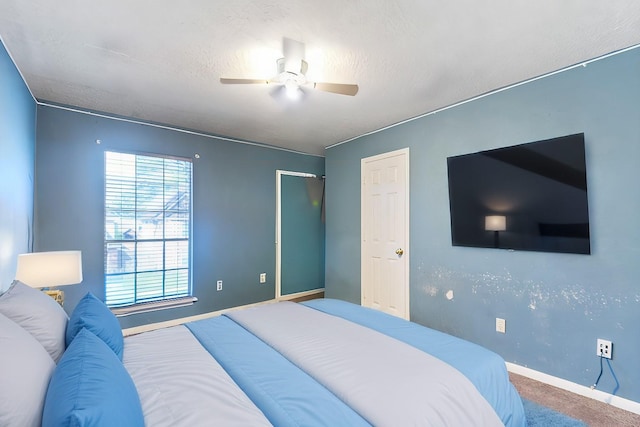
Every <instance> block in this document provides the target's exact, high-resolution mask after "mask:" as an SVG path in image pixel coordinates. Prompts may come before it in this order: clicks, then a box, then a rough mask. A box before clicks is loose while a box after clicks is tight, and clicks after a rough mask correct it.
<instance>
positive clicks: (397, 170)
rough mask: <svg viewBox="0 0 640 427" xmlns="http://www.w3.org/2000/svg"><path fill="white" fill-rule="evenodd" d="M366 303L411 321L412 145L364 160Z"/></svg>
mask: <svg viewBox="0 0 640 427" xmlns="http://www.w3.org/2000/svg"><path fill="white" fill-rule="evenodd" d="M361 175H362V192H361V195H362V196H361V197H362V200H361V207H360V209H361V224H362V230H361V236H362V246H361V256H362V265H361V280H362V282H361V292H362V305H363V306H365V307H371V308H375V309H378V310H382V311H384V312H386V313H389V314H393V315H394V316H398V317H402V318H403V319H409V253H408V250H409V191H408V188H409V149H408V148H405V149H402V150H397V151H392V152H390V153H385V154H380V155H377V156H373V157H368V158H366V159H362V162H361Z"/></svg>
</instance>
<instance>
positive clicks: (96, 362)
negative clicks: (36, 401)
mask: <svg viewBox="0 0 640 427" xmlns="http://www.w3.org/2000/svg"><path fill="white" fill-rule="evenodd" d="M42 426H43V427H49V426H51V427H54V426H55V427H59V426H77V427H82V426H121V427H128V426H144V415H143V414H142V407H141V405H140V398H139V397H138V392H137V390H136V387H135V385H134V384H133V381H132V380H131V377H130V376H129V373H128V372H127V370H126V369H125V367H124V365H123V364H122V363H121V362H120V360H118V357H117V356H116V355H115V354H114V353H113V351H111V349H110V348H109V347H108V346H107V345H106V344H105V343H104V342H103V341H102V340H101V339H99V338H98V337H96V336H95V335H94V334H93V333H92V332H91V331H89V330H87V329H86V328H83V329H82V330H81V331H80V332H79V333H78V334H77V335H76V337H75V339H74V340H73V342H71V345H69V347H68V348H67V351H65V352H64V354H63V355H62V358H61V359H60V362H59V363H58V366H57V367H56V369H55V371H54V372H53V376H52V377H51V382H50V383H49V388H48V389H47V396H46V399H45V402H44V410H43V413H42Z"/></svg>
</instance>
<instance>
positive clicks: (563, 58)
mask: <svg viewBox="0 0 640 427" xmlns="http://www.w3.org/2000/svg"><path fill="white" fill-rule="evenodd" d="M0 36H1V38H2V40H3V41H4V43H5V45H6V47H7V49H8V50H9V52H10V54H11V55H12V57H13V59H14V60H15V62H16V64H17V66H18V68H19V70H20V71H21V72H22V74H23V76H24V78H25V80H26V82H27V85H28V86H29V88H30V89H31V91H32V92H33V94H34V96H35V97H36V99H37V100H38V101H42V102H52V103H58V104H64V105H71V106H76V107H80V108H82V109H90V110H96V111H102V112H107V113H111V114H115V115H120V116H127V117H132V118H136V119H140V120H142V121H150V122H155V123H163V124H167V125H170V126H173V127H178V128H183V129H190V130H196V131H199V132H203V133H207V134H213V135H222V136H227V137H232V138H236V139H240V140H246V141H254V142H260V143H265V144H269V145H275V146H279V147H284V148H288V149H293V150H297V151H301V152H305V153H311V154H323V152H324V148H325V147H326V146H329V145H333V144H335V143H338V142H341V141H345V140H348V139H350V138H353V137H356V136H359V135H362V134H365V133H368V132H371V131H375V130H377V129H380V128H383V127H385V126H388V125H391V124H393V123H397V122H400V121H403V120H405V119H408V118H412V117H415V116H419V115H422V114H424V113H427V112H430V111H434V110H437V109H440V108H442V107H446V106H449V105H452V104H455V103H457V102H460V101H463V100H466V99H470V98H473V97H475V96H478V95H480V94H483V93H486V92H489V91H492V90H494V89H497V88H501V87H505V86H508V85H511V84H514V83H517V82H521V81H523V80H527V79H530V78H532V77H536V76H539V75H542V74H546V73H548V72H551V71H555V70H558V69H561V68H564V67H567V66H570V65H574V64H576V63H580V62H583V61H586V60H589V59H592V58H595V57H598V56H601V55H603V54H607V53H610V52H613V51H616V50H619V49H623V48H626V47H629V46H632V45H636V44H639V43H640V1H638V0H562V1H561V0H537V1H532V0H528V1H525V0H452V1H445V0H440V1H438V0H396V1H392V0H386V1H385V0H322V1H320V0H316V1H312V0H297V1H291V0H286V1H285V0H232V1H216V0H191V1H184V2H180V1H167V0H135V1H132V0H110V1H101V2H93V1H78V0H57V1H51V0H29V1H24V0H0ZM283 37H287V38H291V39H294V40H298V41H300V42H303V43H305V45H306V59H307V62H308V63H309V71H308V73H307V76H308V77H309V79H311V80H316V81H325V82H336V83H357V84H358V85H359V87H360V91H359V92H358V94H357V95H356V96H355V97H351V96H344V95H336V94H331V93H325V92H319V91H314V90H310V91H308V93H307V96H306V97H305V98H304V99H303V100H301V101H298V102H295V103H294V102H283V100H279V99H276V98H274V97H273V96H270V91H271V89H272V88H271V87H269V86H267V85H264V86H263V85H242V86H240V85H233V86H231V85H222V84H220V82H219V78H220V77H238V78H269V77H272V76H273V75H275V73H276V69H275V61H276V59H278V58H279V57H281V56H282V40H283Z"/></svg>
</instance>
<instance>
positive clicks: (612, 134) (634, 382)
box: [325, 49, 640, 401]
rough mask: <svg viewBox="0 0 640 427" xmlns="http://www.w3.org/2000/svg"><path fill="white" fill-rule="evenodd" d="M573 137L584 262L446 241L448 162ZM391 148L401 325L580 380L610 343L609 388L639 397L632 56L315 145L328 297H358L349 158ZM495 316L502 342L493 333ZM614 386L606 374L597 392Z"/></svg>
mask: <svg viewBox="0 0 640 427" xmlns="http://www.w3.org/2000/svg"><path fill="white" fill-rule="evenodd" d="M441 90H446V88H441ZM579 132H584V133H585V144H586V150H587V153H586V155H587V174H588V176H587V179H588V187H589V194H588V197H589V203H590V220H591V239H592V240H591V243H592V254H591V255H571V254H552V253H538V252H509V251H505V250H496V249H479V248H464V247H453V246H452V245H451V235H450V219H449V199H448V186H447V164H446V158H447V157H448V156H454V155H459V154H465V153H470V152H476V151H479V150H485V149H491V148H497V147H503V146H509V145H515V144H519V143H526V142H531V141H535V140H540V139H547V138H552V137H556V136H562V135H568V134H574V133H579ZM404 147H410V151H411V154H410V156H411V160H410V162H411V164H410V168H411V169H410V180H411V183H410V194H411V213H410V215H411V247H410V252H409V254H410V257H411V258H410V263H411V272H410V274H411V279H410V281H411V285H410V286H411V288H410V305H411V318H412V320H414V321H417V322H418V323H421V324H424V325H428V326H430V327H433V328H436V329H439V330H443V331H446V332H449V333H452V334H453V335H457V336H460V337H462V338H465V339H468V340H471V341H474V342H476V343H479V344H481V345H484V346H486V347H488V348H491V349H493V350H494V351H496V352H497V353H499V354H501V355H502V356H503V357H504V358H505V359H506V360H507V361H510V362H514V363H516V364H518V365H522V366H527V367H529V368H531V369H534V370H538V371H542V372H545V373H547V374H550V375H553V376H557V377H561V378H564V379H567V380H569V381H572V382H575V383H579V384H583V385H585V386H590V385H591V384H593V383H594V381H595V380H596V377H597V375H598V372H599V370H600V367H599V359H598V357H597V356H596V350H595V346H596V339H597V338H605V339H609V340H612V341H613V343H614V350H613V354H614V359H613V361H612V366H613V367H614V369H615V371H616V373H617V375H618V378H619V379H620V382H621V387H620V390H619V393H618V394H619V395H620V396H622V397H625V398H628V399H632V400H635V401H640V369H638V366H639V365H638V361H639V360H640V338H639V337H640V335H639V334H638V325H640V49H635V50H630V51H627V52H624V53H621V54H618V55H614V56H611V57H608V58H605V59H602V60H599V61H595V62H592V63H589V64H588V65H587V66H586V67H577V68H573V69H570V70H567V71H564V72H561V73H558V74H554V75H550V76H547V77H545V78H542V79H538V80H535V81H531V82H528V83H526V84H523V85H520V86H516V87H513V88H510V89H508V90H505V91H501V92H497V93H494V94H491V95H489V96H486V97H483V98H480V99H477V100H474V101H471V102H468V103H465V104H462V105H459V106H455V107H452V108H450V109H446V110H444V111H440V112H437V113H436V114H431V115H428V116H425V117H423V118H420V119H417V120H414V121H411V122H408V123H406V124H403V125H400V126H396V127H393V128H390V129H387V130H385V131H382V132H379V133H375V134H372V135H369V136H364V137H362V138H359V139H357V140H355V141H352V142H349V143H346V144H342V145H339V146H336V147H333V148H330V149H328V150H327V152H326V174H327V201H326V204H327V228H326V248H327V250H326V285H325V286H326V295H327V297H334V298H341V299H345V300H349V301H353V302H359V301H360V269H359V267H355V268H354V266H359V265H360V159H361V158H364V157H368V156H372V155H375V154H379V153H382V152H387V151H391V150H395V149H398V148H404ZM449 290H453V292H454V298H453V299H452V300H451V301H449V300H447V299H446V298H445V293H446V292H447V291H449ZM496 317H502V318H505V319H506V320H507V333H506V334H499V333H496V332H495V318H496ZM605 369H606V366H605ZM613 387H614V383H613V380H612V379H611V375H610V374H609V372H608V370H607V371H606V372H605V374H604V375H603V379H602V380H601V383H600V386H599V389H601V390H603V391H606V392H609V393H610V392H612V390H613Z"/></svg>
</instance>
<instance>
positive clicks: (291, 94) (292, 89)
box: [284, 79, 302, 101]
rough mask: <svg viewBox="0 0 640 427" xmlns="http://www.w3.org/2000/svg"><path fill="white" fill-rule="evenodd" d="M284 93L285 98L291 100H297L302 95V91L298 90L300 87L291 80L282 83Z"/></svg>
mask: <svg viewBox="0 0 640 427" xmlns="http://www.w3.org/2000/svg"><path fill="white" fill-rule="evenodd" d="M284 88H285V93H286V94H287V98H289V99H291V100H294V101H295V100H298V99H300V96H301V95H302V91H301V90H300V86H299V85H298V82H296V81H295V80H293V79H288V80H287V81H286V82H284Z"/></svg>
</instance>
